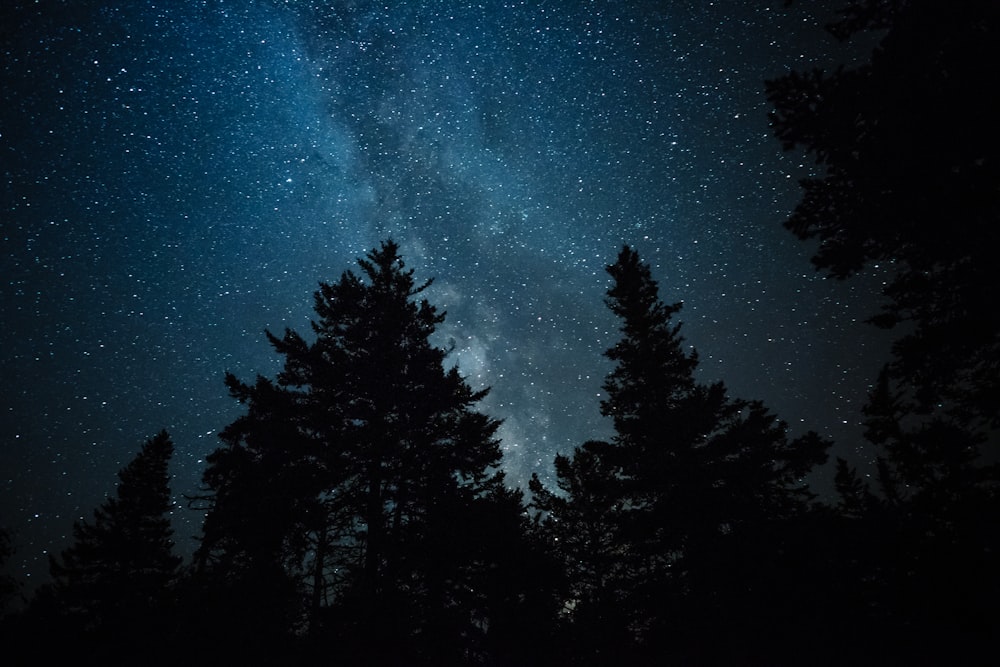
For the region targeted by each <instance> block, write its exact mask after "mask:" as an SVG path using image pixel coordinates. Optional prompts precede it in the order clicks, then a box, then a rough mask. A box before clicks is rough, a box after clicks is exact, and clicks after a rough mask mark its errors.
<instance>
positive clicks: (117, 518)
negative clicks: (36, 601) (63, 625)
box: [50, 431, 181, 642]
mask: <svg viewBox="0 0 1000 667" xmlns="http://www.w3.org/2000/svg"><path fill="white" fill-rule="evenodd" d="M173 451H174V445H173V442H171V440H170V436H169V434H168V433H167V432H166V431H161V432H160V433H159V434H157V435H156V436H154V437H153V438H151V439H149V440H147V441H146V443H145V444H144V445H143V446H142V449H141V450H140V451H139V453H138V454H137V455H136V457H135V458H134V459H133V460H132V461H131V462H130V463H129V464H128V465H126V466H125V467H124V468H123V469H122V470H121V471H120V472H119V473H118V478H119V483H118V488H117V492H116V494H115V495H114V496H111V497H109V498H108V499H107V500H106V501H105V502H104V503H103V504H102V505H101V506H100V507H99V508H97V509H96V510H94V516H93V520H92V521H85V520H81V521H77V522H76V523H75V524H74V526H73V537H74V542H73V544H72V545H71V546H70V547H69V548H67V549H66V550H65V551H63V552H62V554H61V556H60V557H59V558H56V557H50V569H51V572H52V576H53V578H54V581H55V586H54V591H53V592H54V596H55V600H56V603H57V605H58V608H59V610H60V611H61V612H62V614H64V615H66V616H68V617H69V618H70V619H76V620H78V621H79V622H80V624H82V625H84V626H85V627H86V628H88V629H90V630H93V631H96V632H98V633H105V632H107V633H120V635H121V639H122V641H123V642H124V641H125V640H126V639H127V638H128V636H129V635H130V633H131V634H134V633H135V632H136V631H137V630H138V628H139V627H140V626H141V625H142V624H145V623H149V624H152V623H153V622H154V618H155V617H156V616H157V615H158V614H159V613H160V612H162V611H163V610H164V608H165V607H166V606H167V602H168V600H169V596H170V588H171V585H172V584H173V583H174V582H175V580H176V577H177V575H178V568H179V566H180V563H181V559H180V557H178V556H176V555H174V553H173V546H174V543H173V539H172V536H173V529H172V528H171V525H170V511H171V507H172V506H173V501H172V500H171V498H170V487H169V483H170V475H169V472H168V464H169V461H170V458H171V456H172V455H173ZM147 631H148V632H156V630H155V629H154V628H146V629H145V630H142V632H147Z"/></svg>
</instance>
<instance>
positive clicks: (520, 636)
mask: <svg viewBox="0 0 1000 667" xmlns="http://www.w3.org/2000/svg"><path fill="white" fill-rule="evenodd" d="M998 19H1000V6H998V3H995V2H985V1H983V2H970V3H966V4H965V5H963V8H962V11H954V10H950V9H949V8H947V7H945V6H944V4H943V3H934V2H904V1H901V0H866V1H859V2H851V3H849V4H848V5H847V7H846V8H845V9H844V10H843V12H842V13H841V15H840V19H838V20H837V21H836V22H835V23H833V24H832V25H831V26H829V28H830V30H831V32H832V33H833V34H834V35H836V36H837V37H838V38H840V39H844V40H848V39H852V38H854V37H856V36H858V35H859V34H860V33H874V34H876V35H878V36H880V40H879V42H878V46H877V47H876V48H875V50H874V52H873V54H872V58H871V60H870V62H868V63H865V64H863V65H860V66H858V67H856V68H853V69H847V68H841V69H838V70H836V71H833V72H823V71H818V70H817V71H812V72H790V73H788V74H787V75H785V76H782V77H780V78H777V79H775V80H772V81H769V82H767V83H766V90H767V94H768V99H769V100H770V102H771V104H772V105H773V110H772V112H771V121H772V127H773V129H774V133H775V136H776V137H777V139H778V140H779V141H781V142H782V144H783V145H784V146H785V148H786V149H788V150H798V151H804V152H805V153H807V154H809V155H812V156H813V157H814V158H815V159H816V161H817V175H816V176H814V177H812V178H810V179H807V180H805V181H803V183H802V186H803V199H802V201H801V202H800V203H799V205H798V206H797V207H796V209H795V211H794V212H793V214H792V216H791V218H790V219H789V220H788V221H787V222H786V227H787V228H788V229H789V230H790V231H791V232H792V233H794V234H795V235H797V236H798V237H800V238H801V239H803V240H812V242H814V243H816V244H817V245H816V246H815V247H816V251H815V255H814V257H813V262H814V264H815V265H816V267H817V269H818V270H820V271H823V272H825V273H827V274H828V275H829V276H831V277H833V278H836V279H842V280H847V279H850V278H851V276H853V275H855V274H858V273H861V272H863V271H865V270H866V269H867V268H869V267H871V266H872V265H875V264H879V265H880V266H882V267H883V268H884V267H886V266H888V267H890V269H891V274H892V278H891V279H890V280H889V281H887V282H886V284H885V288H884V305H883V308H882V310H881V311H880V312H878V313H858V314H857V315H858V316H859V317H867V318H869V319H870V320H871V322H872V325H873V326H879V327H885V328H889V329H894V330H895V331H896V332H898V333H897V336H896V342H895V344H894V346H893V349H892V354H891V357H890V358H888V359H886V360H885V365H884V367H883V368H882V370H881V372H880V373H879V375H878V381H877V382H876V383H875V385H874V387H873V388H872V391H871V393H870V396H869V400H868V402H867V404H866V405H865V407H864V411H863V415H862V417H863V421H864V425H865V431H864V437H865V443H863V446H864V447H865V448H866V450H865V451H868V452H870V453H871V457H872V459H874V460H875V461H876V464H875V470H874V472H873V474H872V475H871V476H870V477H869V476H867V475H864V474H862V473H860V472H859V471H857V470H855V469H854V468H852V467H851V466H850V465H849V464H848V462H847V461H845V460H843V459H836V460H834V461H832V462H830V463H829V464H830V465H833V466H835V470H836V482H835V486H836V490H835V495H834V496H833V497H831V498H819V497H817V496H816V495H815V494H814V493H813V492H812V490H811V489H810V488H809V486H808V484H807V483H806V481H805V480H806V479H807V477H808V475H809V473H810V472H811V471H814V470H815V469H817V468H818V467H819V466H822V465H824V464H826V463H827V458H828V452H829V450H830V447H831V445H832V443H830V442H827V441H825V440H823V439H822V438H820V437H819V436H818V435H816V434H815V433H812V432H810V433H806V434H804V435H800V436H797V437H791V435H790V434H789V429H788V427H787V425H786V424H785V423H784V422H783V421H782V420H781V419H780V418H779V416H778V415H775V414H773V413H772V412H771V411H770V410H769V409H768V408H767V406H765V405H764V404H762V403H761V402H759V401H755V400H749V399H745V398H740V397H734V396H731V395H730V393H729V391H728V389H727V387H726V386H725V384H724V383H723V382H721V381H719V382H715V383H703V382H701V381H699V380H698V379H697V377H696V369H697V366H698V355H697V352H696V351H694V350H693V349H692V348H691V347H690V346H689V345H686V344H684V338H683V336H682V325H681V322H680V319H679V317H680V315H681V310H682V309H681V306H680V304H668V303H665V302H663V301H662V299H661V298H660V295H659V286H658V284H657V282H656V280H655V279H654V278H653V276H652V273H651V271H650V268H649V266H648V265H647V264H646V263H645V262H644V261H643V260H642V258H641V257H640V256H639V254H638V253H637V252H636V251H635V250H634V249H633V248H632V247H630V246H628V245H626V246H623V247H622V248H621V249H620V250H619V251H618V254H617V256H616V258H615V260H614V261H613V262H612V263H611V264H610V265H609V266H608V267H607V272H608V275H609V279H610V284H609V287H608V289H607V292H606V295H605V303H606V305H607V307H608V308H609V309H610V310H611V312H612V313H613V314H614V315H615V317H617V319H618V322H619V337H618V339H617V341H616V342H615V343H614V345H613V346H612V347H611V348H609V349H608V350H607V351H606V352H605V356H606V358H607V360H608V361H610V363H611V371H610V372H609V373H608V375H607V376H606V378H605V382H604V390H605V391H604V396H605V398H604V400H603V401H602V403H601V405H600V411H601V414H602V415H604V416H605V417H606V418H607V419H608V420H609V421H610V423H611V424H612V425H613V435H612V436H611V437H610V438H608V439H607V440H591V441H588V442H584V443H581V444H580V445H579V446H578V447H576V448H575V449H574V450H573V451H572V452H567V453H564V454H560V455H558V456H557V457H556V458H555V461H554V470H555V476H554V482H555V486H549V485H546V483H544V482H543V481H542V480H541V479H539V478H538V477H537V476H536V477H533V478H532V479H531V481H530V483H529V485H528V488H527V489H518V488H512V487H511V486H510V485H509V484H508V483H507V481H506V480H505V478H504V474H503V467H502V465H503V459H502V450H501V447H500V444H501V443H500V442H499V440H498V437H497V430H498V427H499V425H500V424H499V422H498V421H497V420H496V419H493V418H491V417H490V416H489V415H486V414H484V413H483V412H481V411H480V410H479V408H478V406H479V404H480V403H481V401H482V399H483V398H484V397H485V396H486V395H487V393H488V389H487V390H478V391H477V390H473V389H472V388H471V387H470V386H469V385H468V384H467V382H466V380H465V379H464V378H463V377H462V376H461V374H460V372H459V370H458V369H457V368H455V367H454V365H453V364H452V363H450V361H449V357H448V355H449V350H447V349H441V348H439V347H436V346H435V345H434V344H432V342H431V341H432V338H433V334H434V333H435V331H436V330H437V328H438V327H439V325H440V324H441V323H442V322H443V321H444V314H443V313H442V312H440V311H439V310H438V309H437V308H436V307H435V306H434V305H433V304H431V303H430V302H429V301H428V300H427V299H426V297H425V294H424V292H425V290H426V288H427V287H428V286H429V284H430V282H429V281H428V282H420V281H418V280H417V279H416V273H415V271H414V269H411V268H409V267H408V266H407V265H406V263H405V262H404V257H403V254H402V249H401V248H400V247H399V246H398V245H397V244H396V243H395V242H394V241H393V240H391V239H388V240H385V241H383V242H382V243H381V244H380V245H379V246H378V247H376V248H373V249H372V250H371V251H370V252H369V253H367V254H366V255H365V256H364V257H362V258H359V259H358V260H357V268H356V269H354V270H348V271H345V272H344V273H343V274H342V275H341V276H340V278H339V280H337V281H336V282H330V283H326V282H323V283H320V286H319V289H318V290H317V291H316V293H315V295H314V312H315V319H314V320H313V322H312V327H311V328H312V331H311V332H309V333H308V334H306V335H303V334H300V333H299V332H296V331H293V330H290V329H289V330H286V331H284V332H283V333H281V334H280V335H278V334H274V333H272V332H268V333H267V340H268V342H269V343H270V345H271V346H272V348H273V349H274V351H275V352H276V353H277V354H278V355H279V356H280V357H281V358H282V360H283V366H282V370H281V371H280V372H279V373H278V374H277V375H276V377H274V378H266V377H262V376H258V377H256V378H252V379H245V378H244V379H241V378H238V377H236V376H234V375H232V374H226V377H225V386H226V387H227V388H228V390H229V392H230V394H231V396H232V397H233V398H235V399H237V400H238V401H239V402H240V403H241V404H242V406H243V408H244V409H243V414H242V415H241V416H240V417H239V418H237V419H236V420H235V421H233V423H231V424H229V425H228V426H226V427H225V428H224V429H223V431H222V434H221V445H220V446H219V447H218V448H217V449H216V450H215V451H214V452H213V453H212V454H211V455H210V456H209V457H208V458H207V460H206V468H205V471H204V474H203V477H202V490H201V493H199V494H198V495H197V496H195V497H192V498H189V506H190V508H191V511H198V512H202V513H203V522H202V531H201V535H200V540H199V548H198V550H197V552H196V553H195V554H194V556H193V558H192V560H191V562H189V563H182V559H181V558H179V557H178V556H176V555H175V553H174V543H173V539H172V536H173V535H172V529H171V525H170V521H169V511H170V498H171V495H170V493H171V492H170V489H169V479H170V475H169V463H170V459H171V456H172V454H173V447H174V446H173V442H172V441H171V437H170V435H169V434H168V433H167V432H166V431H163V432H160V433H158V434H155V435H153V436H152V437H151V438H150V439H149V440H148V441H146V442H145V443H144V444H143V445H142V447H141V449H140V450H139V451H138V453H137V454H136V456H135V458H134V459H133V460H132V461H131V462H130V463H129V464H128V465H127V466H126V467H124V468H123V469H122V470H121V472H120V473H119V484H118V486H117V489H115V493H114V494H113V495H111V496H109V497H108V499H107V500H106V501H105V502H104V503H103V504H102V505H101V506H100V507H98V508H97V509H96V510H95V511H94V513H93V516H92V518H90V519H89V520H85V521H84V520H81V521H79V522H77V523H76V525H75V526H74V527H73V543H72V544H71V546H69V547H68V548H67V549H66V550H65V551H64V552H62V553H61V554H60V555H59V556H57V557H52V559H51V567H50V571H51V575H52V583H51V584H49V585H46V586H43V587H42V588H40V589H39V590H38V591H37V592H36V593H35V595H34V596H33V598H32V599H31V600H30V601H29V604H28V605H27V606H26V608H25V609H24V610H21V611H18V612H16V613H15V612H9V613H7V614H6V615H5V616H4V617H3V618H2V625H0V631H2V637H0V639H2V642H3V653H4V655H5V656H8V657H9V658H10V659H11V662H9V663H8V664H24V663H27V661H29V660H30V661H31V662H33V663H41V662H44V661H45V660H46V659H49V660H57V659H70V660H73V661H74V662H78V663H81V662H82V663H83V664H102V665H115V664H123V665H124V664H129V665H133V664H147V665H155V664H177V663H179V662H181V663H188V664H206V665H207V664H239V663H244V664H251V665H299V664H302V665H306V664H310V665H311V664H316V663H317V662H318V661H325V662H331V663H336V664H348V665H613V664H614V665H618V664H635V665H654V664H655V665H663V664H677V665H690V664H695V665H783V664H788V665H801V664H819V665H823V664H827V665H843V664H852V665H864V664H993V663H994V662H995V661H996V659H997V658H996V656H995V655H994V654H995V648H994V637H995V633H996V630H997V628H998V627H1000V624H998V622H1000V610H998V605H997V600H998V599H1000V567H998V566H1000V558H998V553H1000V551H998V550H1000V543H998V542H1000V493H998V481H1000V477H998V473H1000V468H998V466H997V464H996V463H995V460H996V458H997V456H996V451H995V450H996V447H997V443H996V440H997V438H996V431H997V428H998V427H1000V409H998V408H1000V385H998V378H1000V368H998V359H1000V310H998V309H997V307H996V306H997V304H998V299H997V293H996V290H997V287H996V282H995V281H994V280H993V279H992V273H993V268H994V267H993V264H995V262H996V253H997V250H998V238H997V236H998V229H1000V225H998V222H1000V220H998V217H1000V206H998V204H1000V187H998V184H1000V173H998V170H1000V168H998V157H1000V130H998V127H997V123H996V118H997V117H1000V114H998V109H997V108H996V107H997V105H996V103H995V102H988V101H987V100H986V99H985V97H984V95H983V88H984V82H983V80H982V79H981V74H980V73H979V72H980V70H981V68H980V66H981V65H982V64H984V63H992V62H994V61H995V60H996V58H995V52H996V49H997V45H998V44H1000V35H998V26H1000V20H998ZM595 298H598V295H595ZM873 370H874V369H873ZM851 444H855V443H851ZM0 538H2V539H0V558H8V557H9V556H10V554H11V549H12V541H11V538H10V537H9V536H7V535H6V534H2V535H0ZM17 594H18V586H17V582H16V581H13V580H10V579H4V580H3V581H0V595H2V601H3V602H4V604H5V606H11V605H9V604H7V603H9V602H10V601H11V600H12V599H13V598H14V597H16V596H17Z"/></svg>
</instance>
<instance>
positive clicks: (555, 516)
mask: <svg viewBox="0 0 1000 667" xmlns="http://www.w3.org/2000/svg"><path fill="white" fill-rule="evenodd" d="M608 273H609V274H610V275H611V277H612V279H613V284H612V286H611V288H610V289H609V291H608V298H607V305H608V307H609V308H610V309H611V311H612V312H613V313H615V315H617V316H618V317H619V318H620V320H621V332H622V338H621V339H620V340H619V341H618V342H617V343H616V344H615V345H614V346H613V347H612V348H610V349H609V350H608V351H607V352H606V356H607V357H608V358H609V359H611V360H612V361H613V362H615V367H614V368H613V370H612V371H611V373H610V374H609V375H608V377H607V380H606V382H605V384H604V389H605V391H606V395H607V398H606V399H605V400H604V401H603V402H602V404H601V411H602V414H604V415H605V416H607V417H610V418H611V419H612V422H613V424H614V429H615V434H614V437H613V438H612V440H611V441H610V442H609V443H602V444H595V443H591V444H588V445H586V446H584V447H583V448H580V449H577V451H576V452H575V453H574V456H573V458H572V459H566V458H560V459H559V460H558V461H557V470H556V475H557V481H558V485H559V486H560V488H561V490H562V491H563V493H562V494H559V496H556V495H555V494H553V493H549V492H546V491H545V489H544V487H543V486H542V485H541V483H540V482H539V481H538V479H537V477H536V478H535V479H533V481H532V489H533V491H534V492H535V506H536V507H537V508H538V509H539V510H542V511H543V512H544V513H545V515H546V517H545V518H544V519H543V525H544V527H545V529H546V530H547V532H548V533H549V535H550V536H551V537H552V539H553V545H554V548H556V549H557V550H559V551H560V552H561V553H562V554H563V557H564V562H565V563H566V566H567V568H568V570H569V573H570V575H569V576H570V578H571V580H575V581H576V590H577V591H584V592H585V595H581V596H580V597H579V598H578V599H573V600H571V601H570V603H569V604H570V605H571V606H572V607H573V615H576V616H578V617H584V616H586V617H588V618H595V617H597V618H603V619H604V620H605V621H608V619H614V621H613V622H617V623H619V624H624V627H618V628H616V629H611V632H617V633H618V634H619V636H624V637H627V638H629V639H630V640H631V641H633V642H634V643H635V644H636V645H637V646H645V647H646V648H647V649H648V648H649V647H650V646H651V642H652V640H651V639H650V638H651V637H652V636H653V635H654V634H655V633H654V632H652V628H654V627H656V626H658V625H662V624H664V623H665V622H666V621H667V618H668V617H669V616H671V615H672V614H674V613H675V612H674V611H671V610H670V605H671V604H673V603H671V602H670V601H671V600H674V602H675V603H679V602H678V601H679V600H680V599H681V598H682V597H684V598H686V599H688V600H689V601H690V600H692V599H694V598H695V597H697V596H696V595H695V594H694V593H695V588H693V587H697V588H698V589H700V590H698V594H707V593H709V592H712V594H713V595H716V596H718V595H721V594H723V593H724V592H725V591H720V590H719V589H718V582H713V581H712V580H711V578H712V573H711V567H707V564H708V563H711V562H713V559H717V556H718V553H719V552H720V550H725V549H728V550H730V551H732V550H733V549H734V548H735V545H737V544H740V539H744V540H745V539H750V538H749V537H748V536H752V535H753V534H754V531H755V530H759V529H762V528H764V527H766V526H768V525H770V524H773V523H774V522H780V521H783V520H787V519H789V518H790V517H794V516H796V515H798V514H800V513H802V512H804V511H805V510H806V509H807V507H808V501H809V500H810V499H811V494H810V493H809V492H808V490H807V489H806V488H805V485H804V483H803V481H802V478H803V476H804V475H805V474H806V473H807V472H808V471H809V470H810V469H811V468H812V466H814V465H816V464H818V463H821V462H822V461H823V460H825V449H826V447H827V443H825V442H823V441H821V440H820V439H819V438H818V437H817V436H816V435H815V434H811V433H810V434H807V435H805V436H802V437H800V438H797V439H795V440H790V439H789V438H788V435H787V428H786V425H785V424H784V423H783V422H781V421H779V420H778V419H777V418H776V417H775V416H774V415H772V414H771V413H770V412H768V411H767V409H766V408H765V407H764V406H763V405H762V404H761V403H759V402H756V401H745V400H737V399H732V398H730V397H729V396H728V394H727V391H726V388H725V386H724V385H723V384H722V383H721V382H716V383H713V384H707V385H706V384H703V383H700V382H698V381H697V380H696V379H695V376H694V373H695V369H696V368H697V364H698V357H697V354H696V352H695V351H694V350H691V349H685V346H684V342H683V338H682V336H681V335H680V324H675V323H673V322H672V317H673V316H674V315H675V314H676V313H677V312H678V311H679V310H680V308H681V305H680V304H673V305H666V304H664V303H663V302H662V301H661V300H660V297H659V294H658V286H657V284H656V282H655V281H654V280H653V278H652V276H651V273H650V270H649V267H648V266H647V265H646V264H645V263H643V262H642V261H641V260H640V258H639V256H638V254H637V253H636V252H635V251H634V250H632V249H631V248H629V247H627V246H626V247H624V248H623V249H622V251H621V252H620V254H619V255H618V259H617V261H616V262H615V263H614V264H613V265H611V266H609V267H608ZM595 500H597V502H595ZM595 522H596V524H597V525H595ZM567 534H569V535H576V536H577V539H569V540H567V539H565V538H563V536H565V535H567ZM588 535H598V536H599V537H594V538H587V537H585V536H588ZM555 538H561V539H559V540H558V541H556V540H555ZM724 545H725V546H724ZM609 559H613V561H614V562H615V565H614V567H612V568H608V567H607V565H606V564H605V562H606V561H607V560H609ZM714 562H717V560H716V561H714ZM594 572H600V573H601V577H599V578H594V576H593V575H592V573H594ZM584 582H587V583H584ZM713 587H715V590H714V591H713ZM689 593H690V595H688V594H689ZM595 606H596V607H598V608H599V609H598V610H597V611H595V610H593V609H589V610H588V607H595ZM596 650H598V649H596V648H595V651H596ZM603 650H615V649H611V648H609V647H603ZM591 657H593V656H591Z"/></svg>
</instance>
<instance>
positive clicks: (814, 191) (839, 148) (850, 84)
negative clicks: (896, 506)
mask: <svg viewBox="0 0 1000 667" xmlns="http://www.w3.org/2000/svg"><path fill="white" fill-rule="evenodd" d="M830 28H831V31H832V32H833V33H834V34H835V35H836V36H837V37H839V38H841V39H845V40H846V39H851V38H853V37H856V36H858V34H859V33H863V32H871V33H875V34H877V35H881V39H880V41H879V43H878V46H877V47H876V48H875V50H874V52H873V53H872V56H871V60H870V62H868V63H865V64H862V65H859V66H857V67H853V68H839V69H837V70H835V71H833V72H826V71H822V70H813V71H810V72H795V71H793V72H790V73H789V74H787V75H785V76H782V77H780V78H777V79H775V80H773V81H770V82H768V84H767V93H768V97H769V99H770V101H771V102H772V104H773V105H774V111H773V112H772V114H771V120H772V125H773V128H774V131H775V134H776V136H777V137H778V138H779V139H780V140H781V142H782V143H783V145H784V146H785V148H786V149H794V148H801V149H804V150H805V151H807V152H808V153H810V154H812V155H813V156H815V158H816V161H817V163H818V165H819V167H820V173H819V175H818V176H816V177H813V178H809V179H806V180H804V181H802V187H803V191H804V195H803V199H802V201H801V202H800V203H799V205H798V206H797V207H796V208H795V211H794V213H793V214H792V216H791V218H790V219H789V220H788V221H787V222H786V223H785V224H786V227H787V228H788V229H790V230H791V231H793V232H794V233H795V234H796V235H797V236H799V237H800V238H802V239H817V240H818V242H819V243H818V248H817V250H816V254H815V255H814V257H813V262H814V263H815V265H816V266H817V268H819V269H822V270H825V271H827V272H828V273H829V274H830V275H833V276H836V277H838V278H844V277H847V276H850V275H852V274H855V273H857V272H859V271H861V270H862V269H863V268H864V267H866V266H870V265H876V266H879V267H880V269H881V270H883V271H886V272H887V273H888V275H889V277H890V279H889V280H888V282H887V283H886V287H885V290H884V293H885V295H886V297H887V298H888V299H887V303H886V304H885V306H884V310H883V312H882V313H881V314H880V315H878V316H876V317H873V318H872V321H873V322H875V323H876V324H878V325H880V326H884V327H892V326H895V325H897V324H902V323H905V326H903V327H902V328H901V329H902V332H903V335H902V336H901V338H900V339H899V340H898V342H897V343H896V345H895V348H894V360H893V364H892V366H891V372H892V375H893V377H894V378H895V379H896V380H897V381H898V382H899V383H900V385H901V388H905V391H906V392H907V393H909V394H911V395H912V399H913V401H914V403H915V405H916V406H917V407H918V408H919V409H920V410H921V411H922V412H948V413H950V414H951V415H952V417H953V418H959V419H961V420H962V422H964V423H966V424H971V425H973V426H974V427H975V428H981V427H983V426H984V425H986V426H987V427H989V426H992V427H996V426H1000V411H998V409H997V406H1000V361H998V360H1000V310H998V309H997V308H996V307H995V304H996V303H997V302H998V301H1000V292H998V289H997V285H998V282H997V281H996V280H995V279H994V276H993V274H994V266H995V264H996V258H997V256H998V254H1000V224H998V222H1000V188H997V185H996V184H997V182H1000V126H998V124H997V123H996V118H997V117H998V116H1000V104H998V103H997V102H996V101H995V99H994V98H993V97H990V96H988V95H985V94H984V86H987V85H988V84H986V82H985V80H984V79H983V78H982V77H983V74H982V73H983V71H985V69H986V68H988V67H989V66H990V65H989V63H993V62H995V61H996V60H997V57H998V55H1000V4H998V3H996V2H993V1H992V0H976V1H973V2H967V3H963V4H962V6H961V9H960V10H957V9H956V8H955V6H954V5H952V4H949V3H946V2H931V1H920V2H913V1H903V0H863V1H858V2H851V3H848V5H847V7H846V8H845V10H844V11H843V18H842V20H840V21H838V22H836V23H835V24H833V25H832V26H830Z"/></svg>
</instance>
